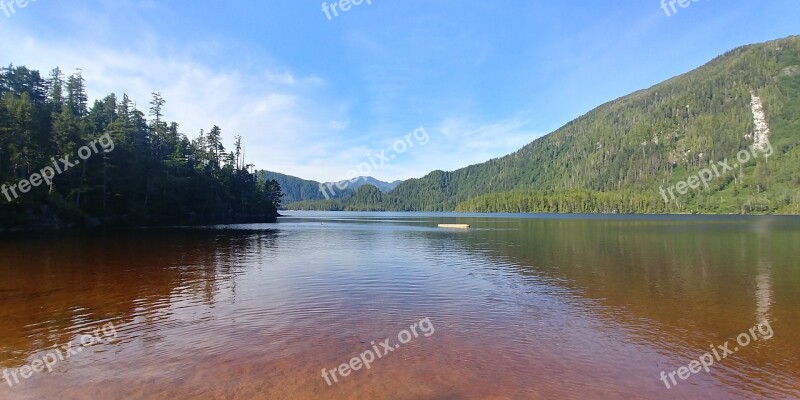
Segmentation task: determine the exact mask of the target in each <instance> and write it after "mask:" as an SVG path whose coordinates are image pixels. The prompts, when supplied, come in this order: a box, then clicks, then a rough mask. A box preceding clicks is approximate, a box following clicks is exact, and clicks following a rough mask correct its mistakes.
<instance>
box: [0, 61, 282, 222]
mask: <svg viewBox="0 0 800 400" xmlns="http://www.w3.org/2000/svg"><path fill="white" fill-rule="evenodd" d="M88 103H89V99H88V96H87V94H86V89H85V81H84V79H83V77H82V75H81V72H80V71H76V72H75V73H74V74H72V75H70V76H68V77H65V76H64V74H63V73H62V72H61V70H59V69H58V68H56V69H54V70H53V71H52V72H51V73H50V74H49V76H48V77H46V78H43V77H42V76H41V75H40V73H39V72H38V71H35V70H30V69H28V68H25V67H23V66H13V65H11V66H9V67H6V68H3V69H2V71H0V183H2V195H0V231H3V230H10V229H33V228H56V227H63V226H97V225H102V226H120V225H128V226H131V225H159V224H176V223H180V224H183V223H223V222H269V221H274V220H275V218H276V216H277V215H278V213H277V209H278V207H279V206H280V198H281V196H282V194H281V189H280V186H279V185H278V183H277V182H275V181H269V180H259V179H257V176H256V174H255V173H253V172H250V170H251V169H252V168H253V165H250V164H246V162H245V160H244V156H243V149H242V138H241V137H239V136H237V137H236V140H235V144H234V149H232V150H231V151H226V149H225V147H224V146H223V144H222V130H221V129H220V128H219V127H218V126H213V127H212V128H211V129H209V130H208V131H207V132H203V131H201V132H200V133H199V135H198V136H197V137H196V138H195V139H192V140H190V139H189V138H188V137H187V136H186V135H185V134H183V133H181V132H180V131H179V127H178V124H177V123H175V122H167V121H166V120H165V119H164V115H163V112H162V110H163V106H164V104H165V100H164V99H163V98H162V97H161V95H160V94H158V93H154V94H153V97H152V100H151V101H150V103H149V106H150V107H149V110H148V113H147V116H146V115H145V113H144V112H142V111H140V110H138V109H137V108H136V106H135V105H134V104H133V102H132V101H131V99H129V98H128V96H127V95H123V96H122V98H121V99H119V98H117V96H116V95H114V94H110V95H108V96H106V97H104V98H103V99H100V100H96V101H95V102H94V103H93V104H92V105H91V106H89V104H88ZM148 117H149V118H148Z"/></svg>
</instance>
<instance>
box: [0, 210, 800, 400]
mask: <svg viewBox="0 0 800 400" xmlns="http://www.w3.org/2000/svg"><path fill="white" fill-rule="evenodd" d="M299 216H301V218H287V219H284V220H283V221H282V222H281V223H280V224H278V225H271V226H270V225H260V226H241V227H238V229H172V230H138V231H132V232H125V233H109V234H105V235H98V234H93V235H76V234H74V233H65V234H63V235H57V236H55V235H54V236H46V237H43V236H39V237H24V238H19V237H17V238H4V239H3V241H2V243H0V304H1V305H2V307H1V308H0V339H1V340H0V369H3V370H5V371H16V372H17V373H18V374H19V371H20V370H19V369H20V368H22V367H24V366H25V365H31V364H32V363H33V362H34V361H35V360H37V359H42V358H43V357H45V356H46V355H47V354H48V353H52V352H53V350H52V349H53V346H55V345H63V344H66V343H68V342H70V341H73V342H75V343H77V342H76V341H77V340H80V336H79V335H81V334H87V333H89V334H90V333H91V332H92V330H93V329H94V328H96V327H102V326H104V325H107V324H109V323H111V324H113V327H114V335H103V337H102V339H103V340H99V341H98V343H96V344H94V345H92V346H89V347H85V348H82V349H81V352H80V353H78V354H75V355H72V356H70V357H69V358H68V359H65V360H63V361H62V360H58V361H57V362H56V363H55V364H54V365H53V366H52V368H51V369H52V372H50V371H47V370H46V369H45V370H43V371H42V372H39V373H33V374H32V376H31V377H29V378H27V379H25V378H20V379H19V382H18V383H17V382H15V381H14V379H13V377H12V378H11V379H10V383H12V386H9V384H8V383H9V381H8V380H6V379H4V378H3V377H0V398H2V399H41V398H56V399H539V398H547V399H550V398H575V399H583V398H620V399H622V398H624V399H631V398H648V399H659V398H665V399H666V398H798V397H800V341H798V340H797V339H798V338H799V337H800V322H798V318H797V317H798V313H799V311H798V310H800V307H798V306H800V266H798V262H797V259H798V257H797V256H798V255H800V220H798V219H794V218H746V219H741V218H730V217H725V218H690V217H686V218H655V217H654V218H649V219H634V218H622V217H621V218H599V219H598V218H594V219H581V218H574V217H573V218H540V219H535V218H528V219H524V218H497V217H491V216H481V217H474V218H464V217H461V218H443V217H439V216H435V215H434V216H431V215H425V214H330V213H301V214H299ZM322 222H324V225H323V224H322ZM439 222H459V223H462V222H463V223H469V224H471V225H472V226H473V229H471V230H469V231H463V232H462V231H447V230H437V229H436V228H432V227H435V226H436V224H437V223H439ZM423 318H429V321H430V327H431V328H432V329H430V330H429V331H427V332H428V333H429V335H428V336H426V335H425V334H422V332H421V331H420V332H418V333H420V334H419V335H418V337H416V338H412V339H411V341H410V342H409V343H408V344H405V345H403V346H400V347H399V348H396V349H394V350H393V351H392V352H390V353H388V354H386V355H385V356H382V357H381V358H380V359H376V360H375V361H374V362H373V363H372V364H371V367H370V369H369V370H367V369H364V368H361V369H360V370H358V371H352V372H351V373H350V374H349V375H348V376H347V377H344V378H341V377H340V378H339V382H338V383H333V384H332V385H331V386H328V384H327V383H326V381H325V379H323V377H322V376H321V371H322V369H323V368H325V369H326V370H327V371H330V370H332V369H335V368H336V367H337V366H339V365H340V364H342V363H346V362H349V361H350V360H351V359H352V358H353V357H356V356H358V355H359V354H361V353H363V352H364V351H366V350H369V349H371V348H372V343H371V342H373V341H374V342H375V343H376V345H377V343H379V342H382V341H383V340H384V339H386V338H389V339H390V343H391V344H398V343H399V342H398V336H397V335H398V333H399V332H401V331H403V330H404V329H408V330H409V331H411V329H410V326H411V325H412V324H414V323H418V322H419V321H420V320H422V319H423ZM761 321H767V322H768V323H769V328H770V332H772V335H769V336H771V338H769V339H766V338H765V337H764V335H761V336H760V337H759V340H758V341H753V342H752V343H750V344H749V345H748V346H746V347H744V346H743V347H742V348H741V349H739V350H738V351H736V352H735V354H732V355H728V356H727V357H726V358H725V359H721V360H719V361H718V362H715V363H714V365H712V366H711V367H710V372H708V373H706V372H700V373H697V374H691V376H690V377H689V378H688V379H686V380H681V379H680V378H679V377H677V376H676V379H677V380H676V382H677V386H676V387H673V388H671V389H667V388H666V386H665V384H664V383H663V382H662V381H661V380H660V379H659V375H660V373H661V372H662V371H665V372H666V373H669V372H672V371H676V370H677V369H678V368H680V367H682V366H688V364H689V363H690V362H691V361H692V360H696V359H698V358H699V357H700V356H701V355H702V354H703V353H705V352H706V351H709V350H710V346H711V345H722V344H723V343H725V342H726V341H728V342H729V343H731V345H730V348H731V350H733V347H734V346H735V345H736V337H737V335H739V334H740V333H743V332H747V331H748V330H749V329H750V328H751V327H753V326H754V325H756V324H757V323H759V322H761ZM108 332H110V331H108ZM756 332H758V331H756ZM382 352H383V350H382ZM668 382H669V381H668Z"/></svg>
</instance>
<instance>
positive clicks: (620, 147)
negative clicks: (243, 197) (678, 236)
mask: <svg viewBox="0 0 800 400" xmlns="http://www.w3.org/2000/svg"><path fill="white" fill-rule="evenodd" d="M753 96H758V97H759V98H760V99H761V100H762V101H763V106H764V112H765V114H766V119H767V121H768V123H769V127H770V130H771V133H770V135H769V141H770V142H771V144H772V146H773V147H774V151H775V152H774V154H773V155H772V156H771V157H769V159H766V158H759V159H757V160H753V161H752V162H750V163H748V164H745V165H739V166H738V167H737V168H736V171H735V172H734V173H731V174H728V175H727V176H724V177H722V178H719V179H715V180H714V181H713V182H711V185H710V187H709V188H708V189H705V188H704V189H703V190H699V191H691V192H690V193H688V194H686V195H685V196H682V197H681V198H679V199H678V201H673V202H669V203H668V204H667V203H665V202H664V201H663V198H662V196H661V195H660V194H659V189H660V188H661V187H670V186H672V185H674V184H675V183H676V182H680V181H684V180H686V179H687V177H689V176H691V175H694V174H696V173H697V172H698V171H699V170H701V169H703V168H705V167H706V166H707V165H709V164H710V163H718V162H722V161H724V160H726V159H734V158H735V157H736V155H737V153H738V152H739V151H741V150H744V149H748V148H750V147H751V146H752V145H753V132H754V121H753V119H754V118H753V113H752V111H751V101H753ZM498 140H501V138H499V139H498ZM798 145H800V37H796V36H795V37H789V38H785V39H780V40H776V41H772V42H767V43H761V44H755V45H749V46H744V47H741V48H738V49H735V50H732V51H730V52H728V53H726V54H723V55H721V56H719V57H717V58H716V59H714V60H712V61H710V62H709V63H707V64H706V65H704V66H702V67H700V68H698V69H695V70H693V71H690V72H688V73H686V74H683V75H681V76H677V77H675V78H672V79H669V80H667V81H665V82H663V83H660V84H658V85H656V86H653V87H651V88H649V89H646V90H640V91H637V92H635V93H632V94H630V95H628V96H624V97H622V98H619V99H617V100H613V101H610V102H608V103H606V104H603V105H601V106H599V107H597V108H596V109H594V110H592V111H590V112H588V113H587V114H585V115H583V116H581V117H579V118H577V119H575V120H573V121H571V122H569V123H567V124H566V125H565V126H563V127H562V128H560V129H558V130H556V131H555V132H553V133H551V134H549V135H546V136H544V137H542V138H539V139H537V140H535V141H533V142H532V143H530V144H528V145H527V146H525V147H523V148H522V149H520V150H519V151H517V152H515V153H512V154H509V155H507V156H505V157H501V158H496V159H493V160H490V161H487V162H485V163H482V164H477V165H472V166H469V167H466V168H462V169H459V170H456V171H452V172H446V171H434V172H431V173H430V174H428V175H426V176H424V177H422V178H420V179H410V180H407V181H405V182H403V183H402V184H400V185H399V186H398V187H397V188H396V189H394V190H393V191H391V192H389V193H388V194H386V195H380V194H379V193H375V192H370V191H359V192H357V193H355V194H354V195H352V196H351V197H350V198H347V199H338V200H333V201H303V202H297V203H292V204H287V205H286V207H287V208H290V209H322V210H328V209H342V210H391V211H453V210H458V211H476V212H625V213H705V214H716V213H724V214H751V213H758V214H799V213H800V177H798V175H797V171H798V170H800V146H798Z"/></svg>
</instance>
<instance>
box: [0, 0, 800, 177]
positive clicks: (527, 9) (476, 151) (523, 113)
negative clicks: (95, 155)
mask: <svg viewBox="0 0 800 400" xmlns="http://www.w3.org/2000/svg"><path fill="white" fill-rule="evenodd" d="M660 1H661V0H620V1H614V2H599V1H587V0H558V1H539V0H525V1H523V0H513V1H512V0H493V1H458V2H457V1H453V0H436V1H421V0H405V1H389V0H369V3H368V2H367V0H362V2H361V4H360V5H352V4H351V5H350V7H348V6H347V4H346V3H342V5H341V6H340V4H339V3H338V2H337V3H336V8H335V10H336V11H335V12H334V11H333V9H332V6H333V4H334V2H331V1H327V2H324V4H325V5H326V6H327V12H326V11H324V9H325V8H326V7H324V6H323V2H322V1H321V0H313V1H312V0H267V1H249V0H240V1H227V2H223V1H204V0H191V1H189V0H173V1H153V0H139V1H134V0H94V1H89V0H70V1H55V0H36V1H33V0H29V2H28V3H27V4H26V3H25V1H24V0H20V5H14V9H13V11H12V10H11V9H10V8H9V6H8V3H10V2H12V1H10V0H2V2H3V4H5V5H6V6H5V9H3V8H2V7H0V37H2V38H3V40H0V61H4V62H5V64H3V65H9V64H11V63H13V64H14V65H25V66H27V67H28V68H31V69H37V70H39V71H41V73H42V74H43V75H45V76H46V75H48V74H49V71H50V70H52V69H53V68H54V67H60V68H61V69H62V70H63V71H65V72H67V73H72V72H74V71H76V69H78V68H80V69H81V71H82V74H83V77H84V78H85V79H86V83H87V88H88V92H89V96H90V99H91V100H94V99H98V98H102V97H104V96H106V95H108V94H109V93H116V94H117V95H118V96H121V95H122V94H123V93H127V94H128V95H129V96H130V97H131V98H132V99H133V100H134V101H135V102H136V104H137V106H138V108H139V109H141V110H143V111H145V112H146V111H147V110H148V109H149V104H148V103H149V101H150V100H151V93H153V92H159V93H161V94H162V96H163V97H164V98H165V99H166V101H167V103H166V105H165V107H164V114H165V117H166V119H168V120H170V121H176V122H178V123H179V124H180V128H181V131H182V132H184V133H186V135H187V136H188V137H190V138H194V137H196V136H197V135H198V134H199V132H200V130H201V129H205V130H209V129H210V128H211V127H212V126H213V125H219V126H220V127H221V128H222V132H223V135H224V137H225V139H226V140H225V143H226V145H227V146H228V147H229V148H230V146H231V144H232V142H233V137H234V136H235V135H241V136H242V137H243V142H244V144H245V151H246V158H247V162H248V163H252V164H255V166H256V168H258V169H267V170H270V171H276V172H281V173H285V174H289V175H294V176H298V177H302V178H305V179H312V180H317V181H339V180H343V179H345V178H347V177H348V176H347V175H348V173H351V174H352V172H353V171H358V170H360V172H364V173H365V174H368V175H371V176H374V177H376V178H378V179H381V180H385V181H391V180H396V179H408V178H418V177H422V176H424V175H426V174H427V173H429V172H430V171H433V170H445V171H451V170H455V169H458V168H462V167H465V166H468V165H472V164H476V163H480V162H484V161H487V160H489V159H492V158H496V157H501V156H503V155H506V154H509V153H512V152H514V151H516V150H518V149H519V148H521V147H522V146H524V145H525V144H528V143H530V142H531V141H533V140H535V139H536V138H539V137H541V136H543V135H546V134H547V133H550V132H552V131H554V130H556V129H558V128H559V127H561V126H563V125H564V124H566V123H567V122H569V121H571V120H572V119H574V118H576V117H578V116H580V115H583V114H585V113H587V112H589V111H591V110H592V109H593V108H595V107H597V106H599V105H601V104H603V103H605V102H607V101H610V100H613V99H616V98H618V97H621V96H624V95H626V94H629V93H631V92H634V91H636V90H639V89H645V88H648V87H650V86H653V85H655V84H658V83H659V82H662V81H664V80H666V79H669V78H671V77H673V76H676V75H679V74H682V73H685V72H688V71H690V70H692V69H694V68H697V67H699V66H701V65H703V64H705V63H706V62H708V61H710V60H711V59H712V58H714V57H716V56H718V55H721V54H722V53H724V52H726V51H728V50H731V49H733V48H736V47H738V46H742V45H746V44H751V43H758V42H763V41H768V40H772V39H778V38H782V37H786V36H790V35H797V34H800V18H799V17H800V1H797V0H767V1H732V0H727V1H725V0H700V1H689V0H684V1H687V3H688V6H687V7H686V8H682V7H680V5H678V4H677V3H676V4H675V10H676V11H677V12H675V11H673V10H672V9H671V8H670V6H669V0H667V5H666V11H665V9H662V4H661V2H660ZM356 2H358V0H356ZM342 6H344V8H345V9H347V10H346V11H342ZM667 12H669V15H667ZM401 142H404V144H403V143H401Z"/></svg>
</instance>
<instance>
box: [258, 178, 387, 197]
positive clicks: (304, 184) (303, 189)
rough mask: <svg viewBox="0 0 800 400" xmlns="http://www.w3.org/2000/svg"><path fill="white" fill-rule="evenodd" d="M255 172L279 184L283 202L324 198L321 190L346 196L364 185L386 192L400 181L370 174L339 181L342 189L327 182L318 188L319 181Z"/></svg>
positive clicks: (329, 195) (335, 195) (334, 195)
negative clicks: (383, 178)
mask: <svg viewBox="0 0 800 400" xmlns="http://www.w3.org/2000/svg"><path fill="white" fill-rule="evenodd" d="M256 174H257V175H258V177H259V179H261V180H267V181H269V180H274V181H276V182H278V184H280V186H281V190H282V191H283V199H282V201H283V203H284V204H290V203H296V202H301V201H314V200H326V197H325V194H323V190H324V191H325V192H326V193H327V194H328V198H331V199H337V198H347V197H350V196H352V195H353V193H355V191H356V190H358V188H360V187H362V186H364V185H372V186H375V187H376V188H378V190H380V191H381V192H384V193H388V192H389V191H391V190H392V189H394V188H396V187H397V185H399V184H400V183H401V181H395V182H383V181H379V180H377V179H375V178H373V177H371V176H361V177H358V178H357V179H356V180H355V181H342V182H340V183H339V184H340V186H341V187H343V188H344V189H339V187H337V186H336V183H328V182H326V183H323V185H324V186H323V187H322V189H320V183H319V182H317V181H309V180H305V179H301V178H297V177H294V176H291V175H285V174H281V173H277V172H271V171H258V172H257V173H256Z"/></svg>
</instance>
